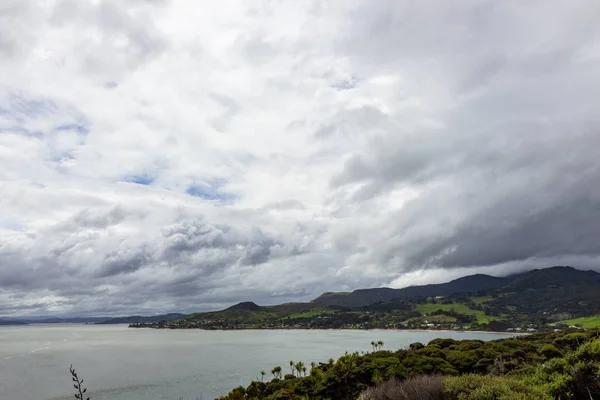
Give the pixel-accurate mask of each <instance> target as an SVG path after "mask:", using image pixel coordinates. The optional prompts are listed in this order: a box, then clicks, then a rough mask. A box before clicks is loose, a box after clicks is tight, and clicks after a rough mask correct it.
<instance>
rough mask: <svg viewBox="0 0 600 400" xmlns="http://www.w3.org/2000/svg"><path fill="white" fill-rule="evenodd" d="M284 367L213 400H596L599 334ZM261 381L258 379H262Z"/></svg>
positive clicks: (440, 344) (445, 345) (444, 344)
mask: <svg viewBox="0 0 600 400" xmlns="http://www.w3.org/2000/svg"><path fill="white" fill-rule="evenodd" d="M371 345H372V346H373V349H374V350H373V352H372V353H366V354H358V353H352V354H348V353H346V354H345V355H343V356H342V357H340V358H339V359H338V360H337V361H334V360H330V361H329V362H327V363H319V364H311V368H310V370H308V371H307V370H306V367H305V366H304V365H303V364H302V365H299V364H301V363H294V362H293V361H291V362H290V365H291V366H292V374H288V375H285V376H283V377H282V376H281V372H280V371H281V367H275V368H274V369H273V371H274V372H273V379H272V380H271V381H269V382H263V381H262V380H261V381H255V382H252V383H251V384H250V385H249V386H247V387H245V388H244V387H238V388H236V389H234V390H233V391H232V392H230V393H229V394H228V395H226V396H223V397H221V398H220V400H259V399H262V400H276V399H280V400H283V399H287V400H304V399H311V400H327V399H330V400H333V399H336V400H356V399H359V398H360V399H361V400H384V399H398V400H403V399H406V400H408V399H411V400H414V399H417V400H418V399H435V400H526V399H532V400H553V399H557V400H572V399H596V398H599V397H598V396H600V331H598V330H591V331H583V332H571V331H567V332H549V333H537V334H533V335H526V336H520V337H513V338H506V339H500V340H493V341H489V342H483V341H481V340H461V341H456V340H453V339H443V338H440V339H435V340H432V341H431V342H429V343H428V344H427V345H426V346H424V345H422V344H420V343H414V344H413V345H410V346H409V348H408V349H400V350H396V351H384V350H382V349H381V346H380V345H379V342H376V341H373V342H372V343H371ZM263 376H264V375H263Z"/></svg>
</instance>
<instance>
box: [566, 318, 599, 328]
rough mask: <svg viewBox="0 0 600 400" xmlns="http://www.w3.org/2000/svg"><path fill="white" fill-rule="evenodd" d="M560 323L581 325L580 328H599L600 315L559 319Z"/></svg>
mask: <svg viewBox="0 0 600 400" xmlns="http://www.w3.org/2000/svg"><path fill="white" fill-rule="evenodd" d="M560 323H561V324H567V325H575V326H581V327H582V328H600V315H592V316H591V317H581V318H575V319H568V320H565V321H560Z"/></svg>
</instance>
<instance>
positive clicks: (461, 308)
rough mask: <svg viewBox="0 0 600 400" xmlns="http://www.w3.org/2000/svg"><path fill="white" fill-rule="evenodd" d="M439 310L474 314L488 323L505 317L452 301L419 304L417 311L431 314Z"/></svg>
mask: <svg viewBox="0 0 600 400" xmlns="http://www.w3.org/2000/svg"><path fill="white" fill-rule="evenodd" d="M437 310H443V311H450V310H454V311H456V312H457V313H459V314H465V315H474V316H475V317H476V318H477V322H479V323H480V324H487V323H489V322H490V321H497V320H501V319H503V317H495V316H493V315H487V314H486V313H484V312H483V311H479V310H473V309H472V308H469V307H467V306H466V305H464V304H460V303H452V304H437V303H435V304H430V303H426V304H417V311H419V312H420V313H421V314H431V313H432V312H435V311H437Z"/></svg>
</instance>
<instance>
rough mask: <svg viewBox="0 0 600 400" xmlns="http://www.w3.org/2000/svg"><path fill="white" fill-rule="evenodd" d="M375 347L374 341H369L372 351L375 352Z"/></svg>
mask: <svg viewBox="0 0 600 400" xmlns="http://www.w3.org/2000/svg"><path fill="white" fill-rule="evenodd" d="M375 346H376V343H375V341H374V340H371V347H373V351H375V350H376V347H375Z"/></svg>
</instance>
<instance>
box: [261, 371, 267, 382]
mask: <svg viewBox="0 0 600 400" xmlns="http://www.w3.org/2000/svg"><path fill="white" fill-rule="evenodd" d="M265 375H266V372H265V371H264V370H263V371H260V381H261V382H264V381H265Z"/></svg>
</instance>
